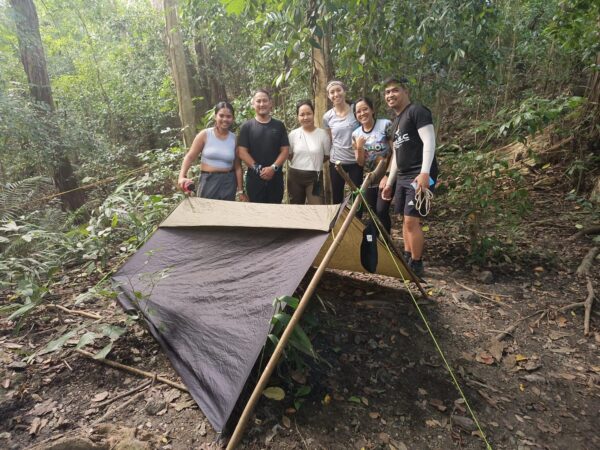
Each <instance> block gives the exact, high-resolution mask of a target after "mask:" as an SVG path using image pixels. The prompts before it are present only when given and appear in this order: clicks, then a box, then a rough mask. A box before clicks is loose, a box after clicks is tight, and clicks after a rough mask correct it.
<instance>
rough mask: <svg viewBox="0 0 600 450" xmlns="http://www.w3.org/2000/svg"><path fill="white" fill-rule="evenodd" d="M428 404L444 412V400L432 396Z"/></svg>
mask: <svg viewBox="0 0 600 450" xmlns="http://www.w3.org/2000/svg"><path fill="white" fill-rule="evenodd" d="M429 404H430V405H431V406H433V407H434V408H437V410H438V411H441V412H444V411H446V409H447V408H446V406H445V405H444V402H443V401H441V400H439V399H437V398H432V399H431V400H429Z"/></svg>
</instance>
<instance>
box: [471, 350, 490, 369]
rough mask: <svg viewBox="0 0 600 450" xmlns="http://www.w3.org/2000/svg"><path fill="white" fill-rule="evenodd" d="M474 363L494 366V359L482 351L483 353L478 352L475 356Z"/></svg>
mask: <svg viewBox="0 0 600 450" xmlns="http://www.w3.org/2000/svg"><path fill="white" fill-rule="evenodd" d="M475 361H477V362H480V363H483V364H487V365H488V366H489V365H492V364H494V357H493V356H492V355H490V354H489V353H488V352H486V351H483V352H479V353H477V355H475Z"/></svg>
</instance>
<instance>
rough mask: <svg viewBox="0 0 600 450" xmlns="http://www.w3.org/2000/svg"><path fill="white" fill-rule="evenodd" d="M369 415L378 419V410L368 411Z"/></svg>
mask: <svg viewBox="0 0 600 450" xmlns="http://www.w3.org/2000/svg"><path fill="white" fill-rule="evenodd" d="M369 417H370V418H371V419H379V413H378V412H375V411H373V412H370V413H369Z"/></svg>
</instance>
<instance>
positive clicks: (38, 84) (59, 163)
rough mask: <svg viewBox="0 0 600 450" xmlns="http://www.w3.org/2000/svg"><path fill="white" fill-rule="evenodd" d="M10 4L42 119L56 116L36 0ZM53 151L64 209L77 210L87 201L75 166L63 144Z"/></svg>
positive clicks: (28, 76)
mask: <svg viewBox="0 0 600 450" xmlns="http://www.w3.org/2000/svg"><path fill="white" fill-rule="evenodd" d="M10 4H11V6H12V8H13V10H14V12H15V24H16V29H17V37H18V40H19V52H20V54H21V62H22V63H23V69H25V73H26V74H27V81H28V83H29V90H30V92H31V96H32V97H33V98H34V100H36V101H37V102H38V103H40V104H43V105H44V108H43V109H41V110H40V115H41V116H43V115H44V114H52V113H53V112H54V99H53V98H52V89H51V88H50V78H49V77H48V70H47V68H46V56H45V55H44V47H43V46H42V38H41V36H40V24H39V21H38V16H37V11H36V9H35V5H34V4H33V0H10ZM41 120H43V118H41ZM54 132H56V133H57V134H58V133H60V130H58V129H55V130H54ZM59 142H60V140H59ZM52 150H53V153H54V155H53V156H54V157H53V158H52V164H53V167H54V173H53V179H54V184H55V186H56V188H57V189H58V191H59V192H66V193H65V194H63V195H61V196H60V199H61V201H62V205H63V209H65V210H75V209H77V208H79V207H81V206H82V205H83V204H84V202H85V198H84V195H83V192H82V191H80V190H77V188H78V187H79V186H78V182H77V178H76V177H75V175H74V173H73V166H71V161H70V160H69V158H68V157H67V155H66V154H65V153H64V150H63V149H62V148H61V147H60V144H59V146H56V147H55V148H54V149H52ZM67 191H68V192H67Z"/></svg>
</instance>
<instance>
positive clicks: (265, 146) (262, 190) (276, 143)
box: [237, 89, 290, 203]
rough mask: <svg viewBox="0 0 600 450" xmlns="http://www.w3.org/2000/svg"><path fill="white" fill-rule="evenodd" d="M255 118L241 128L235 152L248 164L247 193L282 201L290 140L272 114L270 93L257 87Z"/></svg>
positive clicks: (261, 199)
mask: <svg viewBox="0 0 600 450" xmlns="http://www.w3.org/2000/svg"><path fill="white" fill-rule="evenodd" d="M252 106H253V108H254V111H255V113H256V114H255V116H254V119H250V120H247V121H246V122H244V123H243V124H242V126H241V128H240V135H239V137H238V147H237V150H238V155H239V157H240V159H241V160H242V161H244V162H245V163H246V166H248V171H247V172H246V193H247V194H248V198H249V200H250V201H251V202H257V203H281V200H282V199H283V174H282V171H281V167H282V166H283V163H284V162H285V160H286V159H287V158H288V154H289V148H290V143H289V141H288V135H287V130H286V129H285V125H284V124H283V122H280V121H279V120H277V119H273V118H272V117H271V108H272V106H273V104H272V102H271V94H269V92H268V91H267V90H265V89H257V90H256V92H255V93H254V96H253V97H252Z"/></svg>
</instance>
